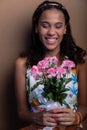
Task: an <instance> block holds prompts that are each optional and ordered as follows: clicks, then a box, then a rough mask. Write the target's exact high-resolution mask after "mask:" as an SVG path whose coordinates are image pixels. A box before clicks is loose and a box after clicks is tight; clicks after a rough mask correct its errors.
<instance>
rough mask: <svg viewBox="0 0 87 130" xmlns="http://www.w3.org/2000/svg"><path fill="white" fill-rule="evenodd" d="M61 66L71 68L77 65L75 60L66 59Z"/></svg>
mask: <svg viewBox="0 0 87 130" xmlns="http://www.w3.org/2000/svg"><path fill="white" fill-rule="evenodd" d="M61 67H64V68H67V69H69V70H70V69H71V68H74V67H75V64H74V62H73V61H71V60H64V61H63V63H62V65H61Z"/></svg>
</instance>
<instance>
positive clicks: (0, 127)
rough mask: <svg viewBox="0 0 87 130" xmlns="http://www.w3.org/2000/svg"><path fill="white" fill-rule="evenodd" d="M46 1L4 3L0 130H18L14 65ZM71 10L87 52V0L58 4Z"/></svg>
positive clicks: (0, 10)
mask: <svg viewBox="0 0 87 130" xmlns="http://www.w3.org/2000/svg"><path fill="white" fill-rule="evenodd" d="M41 1H43V0H32V1H30V0H0V130H16V129H17V125H18V118H17V112H16V101H15V94H14V62H15V60H16V58H17V57H18V55H19V54H20V52H21V51H24V50H25V48H26V44H25V36H26V31H27V28H28V26H29V28H30V26H31V17H32V13H33V12H34V9H35V8H36V7H37V5H38V4H39V3H40V2H41ZM57 1H59V2H62V3H63V4H64V5H65V6H66V8H67V9H68V10H69V13H70V15H71V24H72V31H73V35H74V38H75V40H76V42H77V44H78V45H80V46H81V47H83V48H85V49H87V7H86V6H87V0H57Z"/></svg>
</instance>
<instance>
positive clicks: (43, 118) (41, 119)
mask: <svg viewBox="0 0 87 130" xmlns="http://www.w3.org/2000/svg"><path fill="white" fill-rule="evenodd" d="M33 119H34V122H35V123H36V124H39V125H45V126H52V127H55V126H57V122H56V120H55V119H54V118H53V114H52V112H50V111H43V112H39V113H34V118H33Z"/></svg>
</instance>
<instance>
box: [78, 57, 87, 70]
mask: <svg viewBox="0 0 87 130" xmlns="http://www.w3.org/2000/svg"><path fill="white" fill-rule="evenodd" d="M84 60H85V61H84V63H81V64H78V65H77V70H78V71H85V72H86V71H87V57H85V59H84Z"/></svg>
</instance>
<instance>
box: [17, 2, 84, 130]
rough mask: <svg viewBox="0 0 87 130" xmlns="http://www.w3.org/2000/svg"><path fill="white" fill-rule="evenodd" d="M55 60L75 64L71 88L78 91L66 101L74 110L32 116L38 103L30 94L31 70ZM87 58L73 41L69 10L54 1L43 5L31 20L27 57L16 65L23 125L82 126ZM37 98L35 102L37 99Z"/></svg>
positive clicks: (51, 111)
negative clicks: (74, 78) (47, 61)
mask: <svg viewBox="0 0 87 130" xmlns="http://www.w3.org/2000/svg"><path fill="white" fill-rule="evenodd" d="M53 56H56V57H57V58H58V60H59V65H61V64H62V62H63V61H64V59H65V58H66V57H67V58H68V59H69V60H71V61H73V62H74V63H75V66H76V67H75V69H74V72H75V73H74V75H75V77H76V78H77V80H76V84H75V83H72V84H71V86H72V87H75V88H77V93H76V94H75V92H73V91H72V89H73V88H71V89H69V91H68V98H67V99H69V103H70V102H72V101H73V103H72V104H73V107H71V108H67V107H62V108H56V109H53V110H50V111H46V110H41V111H38V112H34V111H33V112H32V109H31V108H32V106H33V107H34V105H35V102H34V101H32V103H30V98H31V97H30V93H28V90H30V88H29V87H30V84H29V83H30V82H31V84H33V80H32V79H31V76H30V70H31V67H32V66H33V65H37V64H38V62H39V61H41V60H43V59H44V58H45V57H53ZM86 57H87V53H86V51H85V50H83V49H82V48H80V47H79V46H77V45H76V43H75V41H74V40H73V37H72V33H71V28H70V17H69V14H68V12H67V10H66V8H65V7H64V6H63V5H61V4H60V3H58V2H55V1H44V2H42V3H41V4H40V5H39V6H38V7H37V9H36V10H35V12H34V14H33V17H32V34H31V43H29V48H28V52H27V55H26V57H24V58H23V57H19V58H18V59H17V61H16V71H15V84H16V86H15V89H16V97H17V105H18V115H19V118H20V119H21V120H22V121H24V122H25V123H27V124H28V125H30V126H29V128H28V129H29V130H33V129H34V130H35V129H45V128H47V127H45V126H48V128H49V130H50V129H51V128H52V129H55V130H59V129H60V130H61V129H68V128H70V130H71V128H75V126H77V125H78V126H81V123H82V121H83V120H84V119H85V118H86V117H87V101H86V96H87V58H86ZM27 81H29V82H28V83H27ZM34 94H36V93H34ZM34 94H33V98H32V99H35V95H34ZM37 100H39V99H37ZM66 102H68V100H66ZM33 103H34V105H33ZM69 103H68V105H70V104H69ZM77 103H78V105H77V106H76V104H77ZM74 108H75V110H74ZM71 126H73V127H71Z"/></svg>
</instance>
